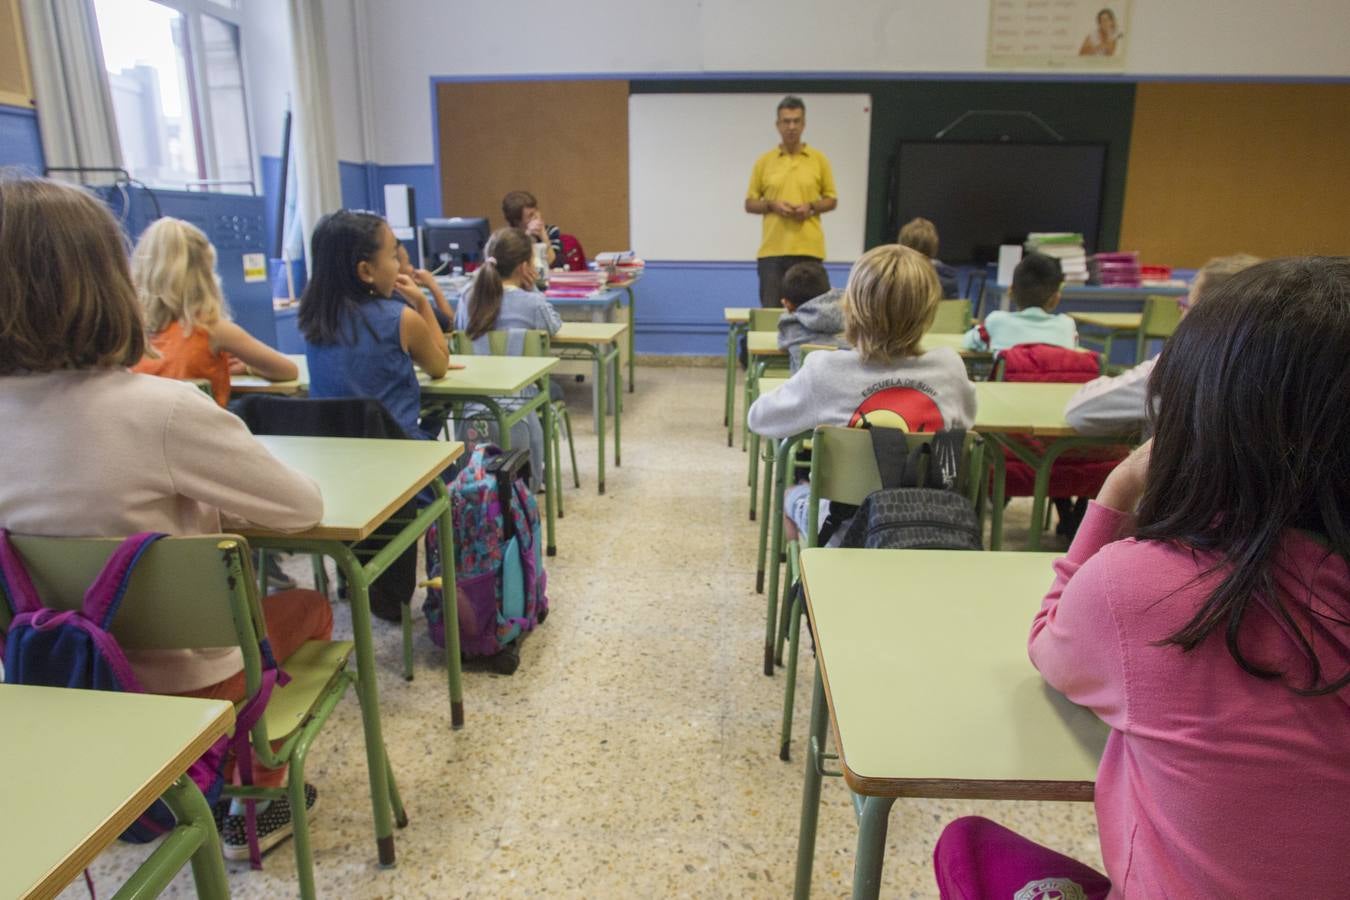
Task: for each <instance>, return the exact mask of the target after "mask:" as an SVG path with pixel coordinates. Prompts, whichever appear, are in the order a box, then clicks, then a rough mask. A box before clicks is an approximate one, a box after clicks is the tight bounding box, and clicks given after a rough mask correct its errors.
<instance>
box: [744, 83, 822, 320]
mask: <svg viewBox="0 0 1350 900" xmlns="http://www.w3.org/2000/svg"><path fill="white" fill-rule="evenodd" d="M777 126H778V136H779V137H780V138H781V139H782V143H780V144H779V145H778V146H777V147H775V148H774V149H772V150H770V151H769V152H768V153H765V154H764V155H763V156H761V157H760V158H759V159H757V160H755V168H754V170H753V171H751V173H750V188H749V189H748V190H747V191H746V194H745V211H746V212H748V213H750V214H752V215H757V216H763V217H764V236H763V239H762V240H761V241H760V245H759V260H758V261H759V305H760V306H768V307H773V306H778V305H779V304H780V303H781V302H782V299H783V293H782V284H783V273H784V272H786V271H787V270H788V268H789V267H791V266H792V265H793V264H795V263H799V262H804V261H807V260H815V261H817V262H820V261H822V260H824V259H825V230H824V229H823V228H821V227H820V216H821V213H827V212H829V211H830V210H832V209H834V208H835V207H836V206H838V205H839V198H838V195H837V193H836V191H835V188H834V172H832V171H831V170H830V161H829V160H828V159H826V157H825V154H824V153H821V152H820V151H819V150H817V149H815V148H814V147H808V146H807V145H806V144H805V143H804V142H803V141H802V132H804V131H805V130H806V104H805V103H803V102H802V100H801V98H800V97H784V98H783V99H782V101H781V102H780V103H779V104H778V122H777Z"/></svg>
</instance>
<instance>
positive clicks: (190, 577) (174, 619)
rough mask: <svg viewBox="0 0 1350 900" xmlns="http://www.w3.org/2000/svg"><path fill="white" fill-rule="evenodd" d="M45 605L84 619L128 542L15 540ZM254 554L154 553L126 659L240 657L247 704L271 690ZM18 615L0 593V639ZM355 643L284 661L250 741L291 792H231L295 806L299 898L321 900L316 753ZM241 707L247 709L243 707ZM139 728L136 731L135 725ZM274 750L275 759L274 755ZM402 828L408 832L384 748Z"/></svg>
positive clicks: (241, 549) (136, 591) (139, 575)
mask: <svg viewBox="0 0 1350 900" xmlns="http://www.w3.org/2000/svg"><path fill="white" fill-rule="evenodd" d="M11 540H12V541H13V542H14V546H15V548H16V549H17V550H18V552H19V553H20V555H22V556H23V560H24V565H25V566H26V567H27V569H28V572H29V574H30V575H31V576H32V579H33V585H34V587H35V588H36V589H37V591H38V594H39V595H40V596H41V597H42V601H43V603H44V604H46V605H47V606H49V607H51V608H53V609H79V608H80V607H81V605H82V603H83V599H84V592H85V590H86V588H88V586H89V585H90V584H91V583H92V582H93V581H94V579H95V578H96V577H97V576H98V573H99V571H100V570H101V569H102V568H103V565H104V563H105V562H106V561H107V559H108V557H109V556H110V555H111V554H112V552H113V551H114V550H115V549H116V548H117V547H118V545H119V544H120V543H121V541H119V540H117V539H113V538H79V539H76V538H46V537H19V536H11ZM252 569H253V567H252V564H251V562H250V555H249V552H248V544H247V543H246V542H245V541H244V539H243V538H240V537H235V536H233V535H222V534H216V535H202V536H199V537H179V538H168V539H165V540H161V541H158V542H156V543H154V544H152V545H151V546H150V548H149V549H148V550H147V551H146V553H145V556H144V557H143V558H142V560H141V563H140V564H139V565H138V566H137V567H136V569H135V572H134V574H133V575H132V580H131V584H130V586H129V589H128V591H127V594H126V596H125V598H124V599H123V601H122V605H121V608H120V609H119V611H118V613H117V618H116V620H115V621H114V622H113V629H112V630H113V634H114V636H115V637H116V638H117V641H118V643H119V644H120V645H121V646H122V648H123V649H125V650H179V649H185V648H194V647H238V648H239V649H240V651H241V652H242V655H243V658H244V681H245V685H246V694H247V697H248V698H251V697H254V696H255V695H256V694H257V692H258V691H259V689H260V687H261V685H262V653H261V650H260V642H261V641H262V639H263V638H265V637H266V636H267V627H266V624H265V623H264V621H263V614H262V607H261V606H260V605H259V602H258V595H257V592H256V590H255V587H254V586H255V585H256V584H257V580H256V578H255V577H254V574H253V571H252ZM12 614H13V613H12V607H11V604H10V600H9V598H8V597H6V596H4V593H3V589H0V630H3V628H4V627H5V626H7V625H8V624H9V621H10V619H11V617H12ZM353 649H354V644H353V643H352V642H351V641H309V642H307V643H306V644H304V645H303V646H302V647H300V649H299V650H297V651H295V653H293V654H291V655H290V656H289V657H287V658H286V659H283V660H278V662H279V663H280V665H281V667H282V669H284V670H285V672H286V674H287V675H289V676H290V681H289V682H288V683H287V684H286V685H285V686H278V687H277V688H275V689H274V690H273V691H272V695H271V697H270V698H269V700H268V703H267V709H266V711H265V712H264V713H263V715H262V717H261V718H260V719H259V720H258V722H257V724H256V725H254V726H253V729H252V730H251V732H250V734H249V739H250V743H251V745H252V747H253V751H254V754H255V755H256V756H257V758H258V759H259V760H260V761H261V762H262V763H263V764H264V765H266V766H268V767H271V768H279V767H281V766H283V765H284V766H288V771H287V779H286V784H285V786H283V787H277V788H263V787H239V786H234V785H229V784H227V785H225V788H224V792H225V794H226V795H228V796H232V797H241V798H251V799H254V800H275V799H281V798H283V797H284V798H287V799H288V800H289V801H290V804H291V815H292V821H293V823H294V827H295V836H294V839H295V865H296V871H297V875H298V877H299V882H300V884H299V889H300V896H301V897H305V898H312V897H314V896H315V887H314V858H313V851H312V849H311V847H310V840H309V821H308V816H307V815H306V810H305V789H304V784H305V762H306V759H307V757H308V755H309V748H310V745H311V744H312V743H313V742H314V739H315V738H316V737H318V734H319V732H320V731H321V730H322V729H323V726H324V724H325V723H326V722H327V721H328V717H329V716H330V715H331V714H332V712H333V709H334V708H335V707H336V706H337V704H338V701H340V700H341V699H342V697H343V695H344V694H346V693H347V688H348V687H349V686H350V685H352V684H354V683H355V682H356V676H355V674H354V673H353V672H351V671H350V670H349V669H348V668H347V661H348V658H349V657H350V656H351V654H352V651H353ZM239 705H242V704H239ZM127 724H128V727H135V723H130V722H129V723H127ZM274 745H275V749H273V748H274ZM380 753H381V756H382V757H383V758H384V765H385V770H386V772H387V773H388V777H389V789H390V797H391V800H392V804H391V805H392V807H393V815H394V821H395V822H396V823H397V824H398V826H399V827H400V828H402V827H404V826H405V825H407V824H408V817H407V814H406V813H405V812H404V810H403V803H402V800H401V799H400V798H399V795H398V789H397V788H396V787H395V785H394V776H393V772H392V770H391V769H390V767H389V758H388V755H387V754H385V752H384V748H383V747H381V748H380Z"/></svg>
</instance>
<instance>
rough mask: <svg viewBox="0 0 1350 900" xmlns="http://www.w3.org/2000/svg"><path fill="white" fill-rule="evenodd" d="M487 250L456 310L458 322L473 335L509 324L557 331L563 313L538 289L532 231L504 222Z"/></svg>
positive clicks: (456, 323)
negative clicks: (536, 287) (530, 232)
mask: <svg viewBox="0 0 1350 900" xmlns="http://www.w3.org/2000/svg"><path fill="white" fill-rule="evenodd" d="M483 253H484V256H485V257H486V258H485V259H484V261H483V264H482V265H481V266H479V267H478V271H477V272H475V273H474V276H473V284H471V285H470V286H469V289H468V290H467V291H466V292H465V296H464V299H463V300H462V301H461V302H460V304H459V309H458V310H457V311H456V315H455V327H457V328H458V329H459V330H461V331H463V332H465V333H466V334H467V335H468V336H469V339H470V340H474V339H476V338H479V337H481V336H482V335H484V334H486V333H488V332H489V331H500V330H503V329H508V328H524V329H538V330H540V331H547V332H548V333H549V334H550V335H554V334H557V333H558V329H559V328H561V327H562V316H560V315H558V311H557V310H556V309H554V308H553V305H552V304H551V303H549V302H548V300H546V299H544V295H543V294H540V293H538V292H536V291H535V290H534V284H535V280H536V279H537V278H538V277H539V272H538V269H536V268H535V265H534V241H532V240H531V239H530V236H529V235H527V234H526V233H525V232H523V231H521V230H520V229H519V228H503V229H501V230H499V231H497V232H495V233H494V234H493V235H492V237H491V238H489V239H488V242H487V247H485V248H484V250H483Z"/></svg>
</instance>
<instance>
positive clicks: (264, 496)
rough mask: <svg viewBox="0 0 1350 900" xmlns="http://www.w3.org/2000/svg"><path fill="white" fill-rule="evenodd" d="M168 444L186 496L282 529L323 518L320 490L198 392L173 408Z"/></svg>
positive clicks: (174, 475) (172, 471)
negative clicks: (269, 451)
mask: <svg viewBox="0 0 1350 900" xmlns="http://www.w3.org/2000/svg"><path fill="white" fill-rule="evenodd" d="M163 440H164V443H163V453H164V461H165V465H166V466H167V468H168V472H169V478H170V480H171V481H172V484H173V489H174V491H176V492H177V493H179V494H181V495H183V496H185V497H190V498H192V499H193V500H196V501H198V502H200V503H204V504H206V505H208V506H213V507H215V508H216V509H219V510H220V511H221V513H223V514H224V515H226V516H229V517H230V518H231V519H242V520H243V521H246V522H249V523H252V524H254V525H259V526H261V527H263V528H271V529H276V530H277V531H301V530H303V529H306V528H309V527H311V526H313V525H315V524H317V523H318V521H319V520H320V519H321V518H323V496H322V495H321V494H320V493H319V486H318V485H317V484H315V483H314V482H313V480H311V479H310V478H309V477H307V476H305V475H302V474H301V473H299V472H297V471H295V470H294V469H291V468H288V467H287V466H285V465H284V464H283V463H282V462H281V461H280V460H278V459H277V458H276V457H274V456H273V455H272V454H270V453H268V452H267V448H266V447H264V446H263V445H262V444H260V443H259V442H258V440H257V439H256V438H254V437H253V435H252V434H250V433H249V430H248V428H247V426H245V425H244V423H243V421H242V420H240V419H239V418H238V417H237V416H234V415H233V414H231V413H229V412H226V411H225V410H223V409H221V408H220V407H219V406H216V405H215V403H213V402H211V399H210V398H209V397H206V396H205V395H203V394H202V393H201V392H200V391H198V390H196V389H195V388H191V389H188V390H185V391H184V392H183V396H182V397H181V398H180V399H179V400H177V402H176V403H175V404H174V407H173V411H172V412H171V413H170V415H169V418H168V421H167V423H166V424H165V427H164V438H163Z"/></svg>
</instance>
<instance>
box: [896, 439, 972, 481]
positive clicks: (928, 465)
mask: <svg viewBox="0 0 1350 900" xmlns="http://www.w3.org/2000/svg"><path fill="white" fill-rule="evenodd" d="M965 442H966V433H965V431H964V430H961V429H954V430H952V431H939V432H936V433H935V434H934V435H933V436H932V438H930V439H929V440H928V441H926V442H924V443H922V444H919V445H917V446H916V447H915V448H914V449H913V450H911V451H910V453H909V458H908V460H906V463H905V482H906V487H925V488H933V489H935V490H940V491H946V490H955V489H956V483H957V478H958V476H959V474H960V463H961V454H962V452H963V451H964V449H965Z"/></svg>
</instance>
